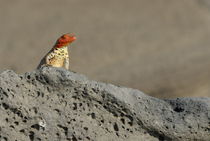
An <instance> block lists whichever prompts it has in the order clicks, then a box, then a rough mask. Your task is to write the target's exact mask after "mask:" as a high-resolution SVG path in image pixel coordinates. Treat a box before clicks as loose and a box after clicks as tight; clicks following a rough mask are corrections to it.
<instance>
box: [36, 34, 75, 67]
mask: <svg viewBox="0 0 210 141" xmlns="http://www.w3.org/2000/svg"><path fill="white" fill-rule="evenodd" d="M74 40H76V37H75V36H74V35H73V34H64V35H62V36H61V37H60V38H58V40H57V41H56V43H55V45H54V46H53V48H52V49H51V50H50V51H49V52H48V53H47V54H46V55H45V56H44V58H43V59H42V60H41V62H40V64H39V65H38V67H37V69H39V68H41V67H42V66H52V67H63V68H65V69H69V53H68V46H69V45H70V44H71V43H72V42H73V41H74Z"/></svg>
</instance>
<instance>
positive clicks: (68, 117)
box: [0, 67, 210, 141]
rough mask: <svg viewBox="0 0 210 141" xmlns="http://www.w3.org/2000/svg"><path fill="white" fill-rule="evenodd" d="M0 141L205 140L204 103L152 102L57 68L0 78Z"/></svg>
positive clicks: (207, 115) (209, 119)
mask: <svg viewBox="0 0 210 141" xmlns="http://www.w3.org/2000/svg"><path fill="white" fill-rule="evenodd" d="M0 140H1V141H80V140H81V141H118V140H119V141H123V140H125V141H141V140H146V141H163V140H180V141H182V140H206V141H209V140H210V98H180V99H165V100H161V99H157V98H154V97H150V96H147V95H145V94H143V93H142V92H140V91H138V90H134V89H130V88H125V87H119V86H114V85H111V84H105V83H100V82H96V81H91V80H88V79H87V78H86V77H85V76H83V75H79V74H76V73H73V72H70V71H66V70H64V69H61V68H52V67H44V68H42V69H40V70H36V71H33V72H30V73H25V74H23V75H18V74H16V73H15V72H13V71H11V70H6V71H3V72H1V74H0Z"/></svg>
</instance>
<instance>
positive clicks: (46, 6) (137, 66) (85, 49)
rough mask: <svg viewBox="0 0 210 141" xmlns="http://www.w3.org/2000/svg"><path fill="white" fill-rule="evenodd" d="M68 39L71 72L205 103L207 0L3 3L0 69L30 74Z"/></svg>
mask: <svg viewBox="0 0 210 141" xmlns="http://www.w3.org/2000/svg"><path fill="white" fill-rule="evenodd" d="M67 32H73V33H75V34H76V35H77V38H78V40H77V41H76V42H75V43H73V44H72V46H71V48H70V51H71V63H70V67H71V70H73V71H76V72H79V73H82V74H85V75H87V76H88V77H89V78H91V79H95V80H100V81H104V82H110V83H114V84H116V85H122V86H127V87H132V88H137V89H140V90H141V91H143V92H145V93H147V94H150V95H153V96H156V97H186V96H210V87H209V83H210V61H209V60H210V2H209V1H208V0H158V1H157V0H129V1H128V0H45V1H43V0H36V1H35V0H34V1H32V0H18V1H15V0H8V1H5V0H0V44H1V46H0V69H1V70H3V69H13V70H15V71H16V72H18V73H24V72H26V71H32V70H33V69H35V68H36V66H37V65H38V63H39V61H40V59H41V58H42V57H43V56H44V55H45V53H47V52H48V50H49V49H51V47H52V46H53V44H54V42H55V40H56V39H57V38H58V37H59V36H60V35H61V34H63V33H67Z"/></svg>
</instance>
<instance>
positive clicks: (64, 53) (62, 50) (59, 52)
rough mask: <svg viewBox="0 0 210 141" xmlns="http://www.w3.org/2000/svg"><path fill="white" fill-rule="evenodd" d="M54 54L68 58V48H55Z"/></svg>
mask: <svg viewBox="0 0 210 141" xmlns="http://www.w3.org/2000/svg"><path fill="white" fill-rule="evenodd" d="M53 52H54V53H56V54H57V55H60V56H64V57H67V56H68V46H64V47H62V48H54V49H53Z"/></svg>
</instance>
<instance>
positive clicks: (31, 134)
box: [29, 131, 34, 141]
mask: <svg viewBox="0 0 210 141" xmlns="http://www.w3.org/2000/svg"><path fill="white" fill-rule="evenodd" d="M29 139H30V140H31V141H33V140H34V132H33V131H30V132H29Z"/></svg>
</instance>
